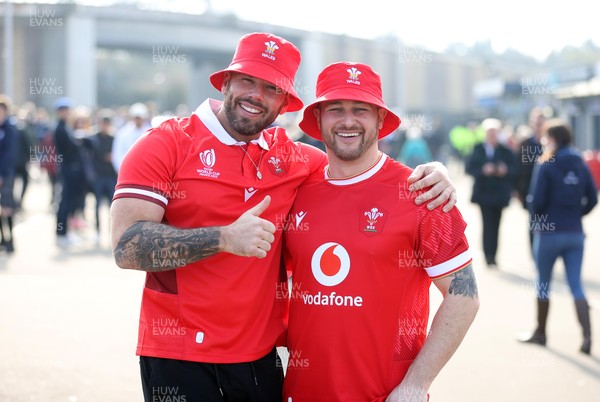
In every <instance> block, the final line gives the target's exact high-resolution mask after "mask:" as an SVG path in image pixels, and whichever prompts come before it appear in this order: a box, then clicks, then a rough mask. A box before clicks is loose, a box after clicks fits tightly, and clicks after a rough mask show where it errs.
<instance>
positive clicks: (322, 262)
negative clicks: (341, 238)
mask: <svg viewBox="0 0 600 402" xmlns="http://www.w3.org/2000/svg"><path fill="white" fill-rule="evenodd" d="M311 267H312V272H313V275H314V277H315V279H316V280H317V282H319V283H320V284H321V285H324V286H335V285H338V284H340V283H341V282H342V281H343V280H344V279H346V277H347V276H348V273H349V272H350V255H348V252H347V251H346V249H345V248H344V246H342V245H341V244H338V243H333V242H329V243H325V244H322V245H320V246H319V247H318V248H317V249H316V250H315V252H314V253H313V256H312V261H311Z"/></svg>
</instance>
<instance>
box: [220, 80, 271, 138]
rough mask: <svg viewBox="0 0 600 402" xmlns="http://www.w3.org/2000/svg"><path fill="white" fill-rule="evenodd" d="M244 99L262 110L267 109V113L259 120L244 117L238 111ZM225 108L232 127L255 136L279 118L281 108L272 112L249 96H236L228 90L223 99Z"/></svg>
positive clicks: (240, 132)
mask: <svg viewBox="0 0 600 402" xmlns="http://www.w3.org/2000/svg"><path fill="white" fill-rule="evenodd" d="M241 101H244V102H246V103H248V104H250V105H252V106H255V107H257V108H259V109H260V110H266V111H267V113H266V114H264V115H263V117H262V118H260V119H259V120H250V119H249V118H247V117H242V116H240V115H239V114H238V112H237V110H236V109H237V106H238V104H239V102H241ZM223 109H224V110H225V116H226V117H227V120H229V124H231V127H232V128H233V129H234V130H235V131H236V132H237V133H238V134H240V135H244V136H248V137H250V136H254V135H256V134H258V133H260V132H261V131H262V130H264V129H265V128H267V127H269V126H270V125H271V124H272V123H273V122H274V121H275V119H276V118H277V115H278V113H279V110H278V111H276V112H270V111H269V109H268V108H267V107H266V106H265V105H263V104H261V103H258V102H256V101H253V100H251V99H247V98H234V96H233V95H232V94H231V92H229V91H227V93H226V94H225V96H224V99H223Z"/></svg>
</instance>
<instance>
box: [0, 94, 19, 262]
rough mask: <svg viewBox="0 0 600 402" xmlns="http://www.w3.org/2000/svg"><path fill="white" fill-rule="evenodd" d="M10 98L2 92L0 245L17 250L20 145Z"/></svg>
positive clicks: (8, 251)
mask: <svg viewBox="0 0 600 402" xmlns="http://www.w3.org/2000/svg"><path fill="white" fill-rule="evenodd" d="M10 107H11V101H10V99H9V98H8V97H7V96H5V95H2V94H0V247H2V248H4V250H5V251H6V252H7V253H13V252H14V251H15V247H14V239H13V216H14V213H15V199H14V182H15V165H16V155H17V151H18V149H17V147H18V133H17V128H16V127H15V125H14V124H13V122H12V121H11V119H10Z"/></svg>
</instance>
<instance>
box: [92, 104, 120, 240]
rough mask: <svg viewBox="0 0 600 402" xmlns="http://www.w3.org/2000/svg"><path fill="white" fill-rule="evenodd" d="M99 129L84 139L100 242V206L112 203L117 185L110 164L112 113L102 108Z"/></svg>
mask: <svg viewBox="0 0 600 402" xmlns="http://www.w3.org/2000/svg"><path fill="white" fill-rule="evenodd" d="M98 120H99V130H98V132H97V133H96V134H94V135H92V136H90V137H88V138H87V139H86V140H85V147H86V148H87V149H89V151H90V156H91V158H92V162H93V167H94V174H95V180H94V183H92V185H93V190H94V196H95V198H96V208H95V212H96V242H97V243H98V242H100V207H101V205H102V202H103V200H106V202H107V203H108V205H109V206H110V204H111V203H112V199H113V196H114V193H115V186H116V185H117V173H116V172H115V169H114V167H113V164H112V145H113V139H114V137H113V125H112V114H111V113H110V111H108V110H102V111H100V113H99V114H98Z"/></svg>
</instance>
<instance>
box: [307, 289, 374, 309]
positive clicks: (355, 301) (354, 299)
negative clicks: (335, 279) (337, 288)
mask: <svg viewBox="0 0 600 402" xmlns="http://www.w3.org/2000/svg"><path fill="white" fill-rule="evenodd" d="M302 301H304V304H312V305H315V306H338V307H340V306H344V307H362V304H363V298H362V297H361V296H343V295H338V294H336V292H331V293H329V294H324V293H321V292H317V293H316V294H314V295H313V294H310V293H308V292H307V293H305V294H303V295H302Z"/></svg>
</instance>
